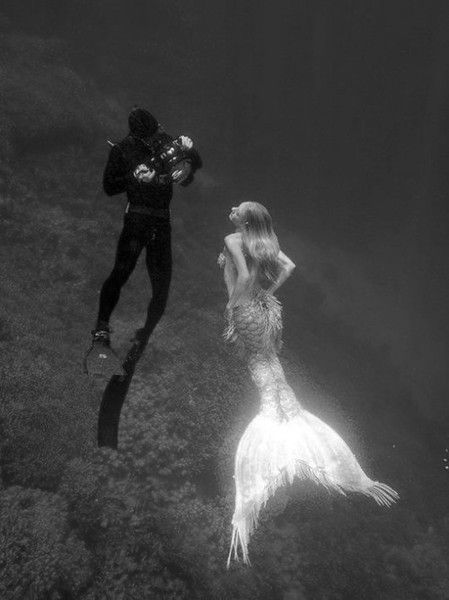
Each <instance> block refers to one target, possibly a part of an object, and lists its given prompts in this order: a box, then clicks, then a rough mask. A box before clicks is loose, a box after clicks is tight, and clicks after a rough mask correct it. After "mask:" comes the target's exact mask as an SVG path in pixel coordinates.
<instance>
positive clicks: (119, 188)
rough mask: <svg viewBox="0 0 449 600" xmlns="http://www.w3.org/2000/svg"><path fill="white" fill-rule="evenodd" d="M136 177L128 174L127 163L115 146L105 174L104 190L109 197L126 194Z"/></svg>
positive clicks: (110, 154)
mask: <svg viewBox="0 0 449 600" xmlns="http://www.w3.org/2000/svg"><path fill="white" fill-rule="evenodd" d="M133 179H134V175H133V174H132V173H127V168H126V163H125V160H124V158H123V155H122V152H121V150H120V148H119V147H118V146H117V145H115V146H113V147H112V148H111V152H110V153H109V158H108V162H107V163H106V167H105V169H104V173H103V189H104V191H105V193H106V194H107V195H108V196H113V195H114V194H121V193H123V192H126V190H127V188H128V186H129V185H130V184H131V183H132V181H133Z"/></svg>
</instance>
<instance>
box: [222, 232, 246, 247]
mask: <svg viewBox="0 0 449 600" xmlns="http://www.w3.org/2000/svg"><path fill="white" fill-rule="evenodd" d="M224 241H225V244H226V246H228V245H231V246H237V245H238V246H242V234H241V233H239V232H238V231H236V232H235V233H230V234H229V235H227V236H226V237H225V239H224Z"/></svg>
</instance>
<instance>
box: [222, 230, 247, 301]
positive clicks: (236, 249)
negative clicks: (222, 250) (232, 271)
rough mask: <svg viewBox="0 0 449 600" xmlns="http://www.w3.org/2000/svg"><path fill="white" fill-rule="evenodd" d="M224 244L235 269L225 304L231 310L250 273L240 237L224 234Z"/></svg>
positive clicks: (242, 292)
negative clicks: (233, 282)
mask: <svg viewBox="0 0 449 600" xmlns="http://www.w3.org/2000/svg"><path fill="white" fill-rule="evenodd" d="M225 246H226V248H227V249H228V251H229V254H230V255H231V258H232V260H233V262H234V265H235V268H236V270H237V277H236V279H235V284H234V288H233V289H232V290H229V301H228V304H227V306H226V310H232V309H233V308H234V306H236V305H237V303H238V301H239V300H240V298H241V296H242V295H243V294H244V292H245V291H246V287H247V284H248V281H249V279H250V275H249V271H248V267H247V265H246V260H245V257H244V255H243V251H242V242H241V239H240V237H239V236H237V235H235V234H231V235H228V236H226V237H225Z"/></svg>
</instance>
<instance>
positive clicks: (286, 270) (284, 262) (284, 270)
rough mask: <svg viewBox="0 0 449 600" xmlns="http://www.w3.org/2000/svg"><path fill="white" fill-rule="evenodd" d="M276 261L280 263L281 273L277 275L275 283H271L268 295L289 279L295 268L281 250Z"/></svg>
mask: <svg viewBox="0 0 449 600" xmlns="http://www.w3.org/2000/svg"><path fill="white" fill-rule="evenodd" d="M278 260H279V262H280V263H281V272H280V273H279V277H278V278H277V280H276V283H273V285H272V286H271V287H270V288H269V289H268V291H269V292H270V294H273V293H274V292H275V291H276V290H277V289H278V288H280V287H281V285H282V284H283V283H284V282H285V280H286V279H288V278H289V277H290V275H291V274H292V273H293V271H294V269H295V267H296V265H295V263H294V262H293V261H292V260H290V258H289V257H288V256H287V255H286V254H284V253H283V252H282V251H281V250H279V254H278Z"/></svg>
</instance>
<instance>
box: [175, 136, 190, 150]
mask: <svg viewBox="0 0 449 600" xmlns="http://www.w3.org/2000/svg"><path fill="white" fill-rule="evenodd" d="M178 139H179V141H180V142H181V146H182V147H183V149H184V150H190V148H192V146H193V142H192V140H191V139H190V138H189V137H187V136H186V135H180V136H179V138H178Z"/></svg>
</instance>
